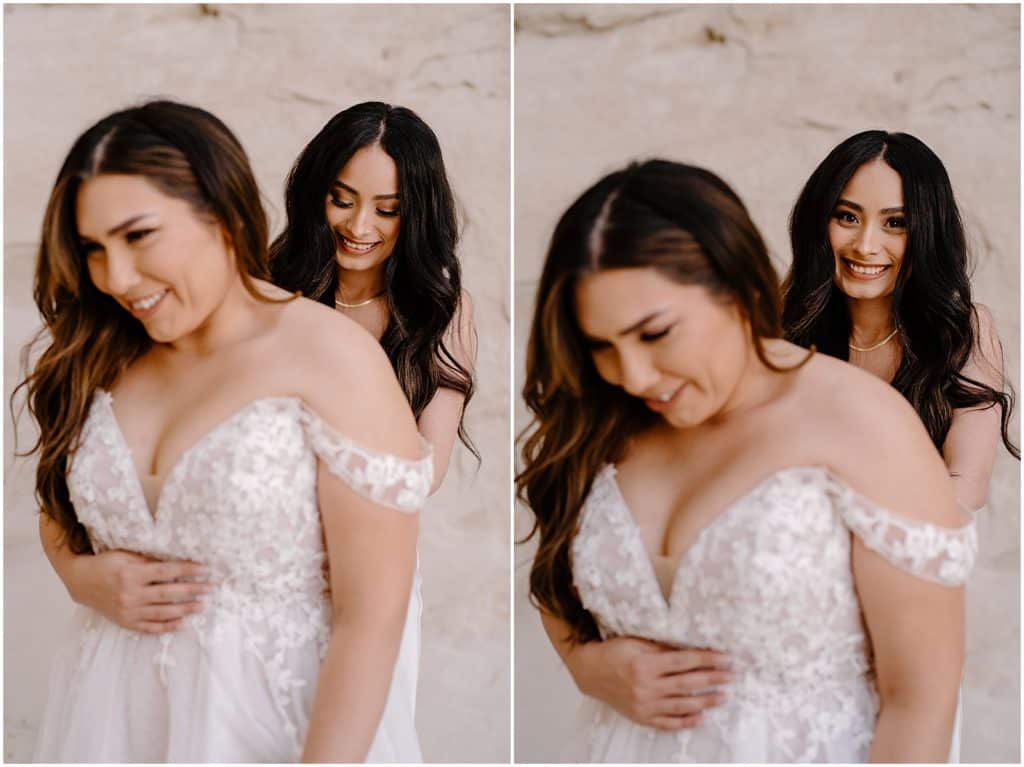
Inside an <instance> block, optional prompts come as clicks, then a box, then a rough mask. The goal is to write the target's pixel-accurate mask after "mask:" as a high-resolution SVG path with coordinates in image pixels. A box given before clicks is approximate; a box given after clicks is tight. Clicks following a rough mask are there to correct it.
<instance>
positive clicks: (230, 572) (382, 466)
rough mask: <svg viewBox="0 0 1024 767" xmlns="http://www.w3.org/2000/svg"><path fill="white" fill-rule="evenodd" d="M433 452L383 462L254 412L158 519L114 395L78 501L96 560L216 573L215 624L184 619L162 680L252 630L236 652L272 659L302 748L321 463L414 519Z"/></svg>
mask: <svg viewBox="0 0 1024 767" xmlns="http://www.w3.org/2000/svg"><path fill="white" fill-rule="evenodd" d="M423 444H424V453H425V455H424V457H423V458H421V459H419V460H407V459H403V458H399V457H396V456H393V455H386V454H381V453H377V452H374V451H371V450H368V449H366V448H364V447H361V446H359V445H358V444H356V443H355V442H353V441H352V440H351V439H349V438H347V437H345V436H343V435H341V434H338V433H337V432H336V431H335V430H333V429H332V428H331V427H330V426H329V425H328V424H327V423H325V422H324V421H323V420H322V419H321V418H320V417H319V416H318V415H317V414H316V413H314V412H312V411H311V410H310V409H309V408H308V407H306V406H305V405H304V403H303V402H302V401H301V400H300V399H298V398H295V397H268V398H262V399H257V400H254V401H252V402H250V403H248V404H247V405H245V406H244V407H242V408H241V409H239V410H238V411H236V412H235V413H234V414H233V415H231V416H230V417H228V418H227V419H225V420H224V421H222V422H220V423H219V424H218V425H217V426H215V427H214V428H212V429H211V430H210V431H208V432H206V434H204V435H203V436H202V437H201V438H200V439H199V441H198V442H196V443H195V444H194V445H192V446H191V447H190V448H189V449H188V450H186V451H185V453H183V454H182V456H181V457H180V458H179V459H178V461H177V462H176V463H175V464H174V465H173V467H172V468H171V470H170V472H169V473H168V474H167V476H166V479H165V481H164V484H163V487H162V488H161V489H160V492H159V497H158V498H157V500H156V506H155V509H154V510H153V511H152V512H151V511H150V509H149V507H148V505H147V502H146V499H145V497H144V494H143V491H142V486H141V483H140V480H139V477H138V475H137V473H136V469H135V464H134V462H133V460H132V456H131V453H130V451H129V448H128V445H127V443H126V442H125V439H124V436H123V434H122V433H121V430H120V428H119V426H118V423H117V421H116V419H115V417H114V412H113V409H112V398H111V395H110V394H109V393H108V392H105V391H99V392H97V394H96V395H95V397H94V399H93V402H92V405H91V408H90V411H89V415H88V417H87V419H86V422H85V424H84V426H83V429H82V433H81V438H80V440H79V446H78V449H77V450H76V452H75V453H74V455H73V456H72V458H71V461H70V467H69V470H68V489H69V491H70V495H71V501H72V503H73V504H74V507H75V512H76V514H77V515H78V518H79V520H80V521H81V522H82V524H84V525H85V527H86V529H87V530H88V533H89V538H90V541H91V542H92V544H93V547H94V548H95V549H96V551H98V552H99V551H104V550H107V549H126V550H129V551H134V552H138V553H141V554H145V555H148V556H151V557H156V558H159V559H186V560H192V561H195V562H200V563H202V564H204V565H205V566H207V567H208V568H209V570H210V581H211V583H213V584H214V585H215V587H216V588H215V589H214V591H213V592H212V594H211V595H210V598H209V601H208V603H207V606H206V608H205V610H204V611H203V612H201V613H199V614H196V615H193V616H190V617H189V618H187V619H186V622H187V624H188V626H189V627H190V628H191V629H192V630H193V631H194V634H189V633H188V632H175V633H173V634H165V635H162V636H161V637H160V641H161V650H160V652H159V653H158V654H157V656H156V657H155V658H154V661H155V662H156V664H157V665H158V666H159V668H160V670H161V674H162V675H163V674H164V673H165V672H166V670H167V669H169V668H171V667H172V666H173V665H174V662H175V660H174V648H175V646H176V645H177V644H178V643H179V642H186V641H190V637H194V638H195V639H197V640H198V641H199V643H200V644H201V645H203V646H206V645H209V644H211V643H213V644H216V643H217V642H218V641H221V640H222V639H223V638H224V637H226V636H237V633H238V631H239V630H240V629H239V627H242V628H241V630H242V631H243V633H244V634H245V636H246V637H247V640H246V646H245V647H239V648H238V651H239V652H247V653H253V654H255V655H256V656H257V657H259V658H260V659H261V662H262V663H263V665H264V666H265V668H266V671H267V677H268V682H269V684H270V685H271V687H273V688H274V690H275V695H276V696H277V697H276V699H277V701H278V704H279V709H280V713H281V715H282V717H283V720H284V727H285V730H286V731H287V732H288V734H289V736H290V737H291V738H292V739H293V741H294V744H295V745H296V747H297V744H298V741H297V738H298V730H299V727H298V725H297V720H298V719H301V716H300V715H299V714H298V713H297V712H295V711H293V710H291V708H293V706H292V704H291V703H289V702H288V701H289V700H291V698H290V697H289V696H290V694H291V693H292V692H293V691H294V690H295V689H296V688H297V687H302V686H303V685H306V683H307V680H305V679H302V678H298V677H296V676H295V675H294V674H293V673H292V671H291V670H290V668H289V666H288V661H287V660H286V656H287V654H288V653H289V652H292V651H297V652H299V653H300V654H301V653H305V652H307V650H304V649H303V648H307V647H308V648H309V649H308V652H312V653H313V654H314V655H322V653H323V652H324V651H325V650H326V644H327V639H328V636H329V604H328V601H327V599H326V598H325V593H326V586H327V582H326V579H325V576H324V565H325V560H326V554H325V551H324V544H323V532H322V528H321V522H320V511H319V508H318V503H317V492H316V482H317V459H318V458H319V459H320V460H322V461H324V463H325V465H326V466H327V467H328V468H329V469H330V471H331V472H332V473H334V474H335V475H336V476H338V477H339V478H341V479H342V480H343V481H344V482H346V483H347V484H348V485H349V486H350V487H351V488H352V489H354V490H355V491H356V492H358V493H360V494H361V495H363V496H365V497H367V498H369V499H370V500H372V501H374V502H375V503H378V504H381V505H382V506H388V507H391V508H394V509H398V510H400V511H402V512H415V511H417V510H418V509H420V507H421V506H422V505H423V503H424V501H425V500H426V498H427V495H428V493H429V491H430V486H431V482H432V477H433V461H432V456H431V451H430V448H429V445H428V444H427V443H426V442H424V443H423ZM90 621H91V624H90V625H91V626H92V627H93V629H95V630H99V629H100V627H101V626H102V625H103V624H105V621H104V619H102V618H100V617H99V616H98V615H93V616H92V617H91V618H90ZM85 633H86V636H85V637H83V641H86V640H87V638H88V630H87V631H86V632H85ZM296 657H298V656H296ZM83 662H84V660H83ZM292 697H294V696H292Z"/></svg>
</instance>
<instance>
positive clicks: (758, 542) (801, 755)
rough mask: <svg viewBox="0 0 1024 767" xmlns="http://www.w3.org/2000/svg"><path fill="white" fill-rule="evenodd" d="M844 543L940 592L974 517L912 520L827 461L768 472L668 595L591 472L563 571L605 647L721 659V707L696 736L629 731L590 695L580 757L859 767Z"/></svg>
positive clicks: (708, 530) (972, 546) (859, 642)
mask: <svg viewBox="0 0 1024 767" xmlns="http://www.w3.org/2000/svg"><path fill="white" fill-rule="evenodd" d="M851 533H852V534H853V535H856V536H857V537H859V538H860V539H861V540H862V541H863V542H864V543H865V544H866V545H867V546H868V547H869V548H870V549H872V550H873V551H876V552H878V553H879V554H881V555H882V556H883V557H885V558H886V559H887V560H888V561H890V562H892V563H893V564H894V565H896V566H897V567H899V568H901V569H903V570H905V571H907V572H910V573H912V574H914V575H916V576H918V577H921V578H926V579H929V580H932V581H937V582H939V583H943V584H947V585H960V584H963V583H964V581H965V580H966V578H967V575H968V573H969V572H970V570H971V567H972V566H973V563H974V558H975V553H976V551H977V533H976V530H975V528H974V525H973V523H969V524H967V525H965V526H963V527H961V528H957V529H947V528H942V527H937V526H935V525H930V524H927V523H922V522H917V521H914V520H909V519H906V518H904V517H901V516H897V515H895V514H893V513H891V512H889V511H886V510H885V509H882V508H880V507H878V506H877V505H875V504H873V503H871V502H870V501H868V500H867V499H865V498H863V497H862V496H860V495H858V494H856V493H855V492H854V491H853V490H852V489H850V488H849V487H848V486H847V485H845V484H844V483H843V482H842V481H841V480H839V479H838V478H836V477H835V476H833V475H832V474H830V473H829V471H828V470H827V469H825V468H823V467H816V466H801V467H793V468H789V469H784V470H782V471H778V472H775V473H773V474H771V475H770V476H768V477H767V478H765V479H764V480H763V481H761V482H760V483H759V484H758V485H757V486H756V487H754V488H753V489H752V490H751V491H750V492H748V493H747V494H745V495H744V496H743V497H741V498H739V499H738V500H736V501H734V502H733V503H731V504H730V505H729V506H728V507H727V508H725V509H724V510H723V511H722V512H721V513H719V514H718V515H717V516H716V517H714V518H713V519H712V521H711V522H710V523H709V524H708V525H707V526H706V527H705V528H704V529H703V530H701V532H700V534H699V535H698V537H697V538H696V540H695V542H694V543H693V545H692V546H691V547H690V548H689V549H688V550H687V551H685V552H684V553H683V556H682V559H681V560H680V561H679V565H678V569H677V570H676V571H675V574H674V578H673V581H672V584H671V589H670V590H669V593H668V596H667V597H666V595H665V594H664V592H663V591H662V589H661V587H660V586H659V582H658V580H657V577H656V572H655V569H654V566H653V564H652V562H651V559H650V558H649V557H648V554H647V550H646V549H645V547H644V543H643V540H642V538H641V534H640V529H639V528H638V527H637V525H636V522H635V518H634V517H633V516H632V514H631V512H630V510H629V508H628V507H627V506H626V503H625V501H624V499H623V497H622V494H621V492H620V491H619V488H618V484H617V482H616V480H615V469H614V467H612V466H606V467H605V468H604V469H603V470H602V471H601V472H600V473H599V475H598V476H597V477H596V479H595V480H594V483H593V485H592V488H591V491H590V495H589V496H588V498H587V501H586V503H585V504H584V507H583V510H582V512H581V519H580V524H579V529H578V532H577V535H576V538H575V540H574V542H573V546H572V561H573V577H574V582H575V585H576V588H577V589H578V591H579V595H580V598H581V600H582V602H583V605H584V606H585V607H586V608H587V610H589V611H590V613H591V614H592V615H593V616H594V618H595V619H596V621H597V623H598V627H599V628H600V631H601V634H602V636H603V637H605V638H607V637H611V636H619V635H632V636H641V637H646V638H649V639H652V640H656V641H660V642H665V643H668V644H671V645H675V646H694V647H708V648H713V649H716V650H720V651H723V652H726V653H728V654H729V655H730V656H731V658H732V662H733V670H734V673H735V674H736V677H735V680H734V681H733V682H731V683H730V684H729V685H728V687H727V688H726V695H727V698H726V702H725V703H724V704H722V705H721V706H718V707H716V708H712V709H709V710H707V711H706V712H705V715H704V716H705V719H704V721H703V723H702V724H701V725H699V726H698V727H696V728H694V729H688V730H680V731H676V732H666V731H662V730H657V729H653V728H648V727H642V726H640V725H637V724H634V723H633V722H631V721H630V720H628V719H626V718H625V717H623V716H621V715H619V714H618V713H617V712H616V711H614V710H613V709H612V708H610V707H609V706H607V705H605V704H603V703H600V702H598V701H596V700H593V699H587V700H586V701H585V703H584V708H583V711H582V714H581V727H582V728H583V732H582V733H580V736H579V740H578V742H577V743H576V746H578V747H579V750H578V751H577V752H576V753H574V754H572V757H571V758H572V760H573V761H580V762H864V761H867V757H868V750H869V748H870V745H871V740H872V737H873V733H874V727H875V717H876V714H877V710H878V698H877V694H876V690H875V685H874V676H873V671H872V656H871V645H870V641H869V639H868V636H867V634H866V631H865V627H864V624H863V620H862V615H861V610H860V606H859V603H858V601H857V595H856V591H855V589H854V582H853V574H852V572H851V569H850V544H851Z"/></svg>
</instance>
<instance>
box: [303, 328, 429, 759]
mask: <svg viewBox="0 0 1024 767" xmlns="http://www.w3.org/2000/svg"><path fill="white" fill-rule="evenodd" d="M332 324H333V323H332ZM332 330H333V328H323V327H321V328H320V334H321V335H323V336H326V337H327V338H328V340H329V341H330V343H329V344H326V345H319V348H316V349H312V350H309V351H310V352H311V354H310V356H309V357H307V359H309V360H315V361H316V367H315V369H313V368H308V370H310V371H311V375H309V376H307V377H306V382H305V384H304V387H303V389H302V394H303V399H305V401H306V402H307V404H308V405H309V406H310V409H311V410H312V411H313V412H315V413H317V414H318V416H320V417H321V418H322V419H323V420H324V422H325V423H326V424H328V425H329V426H331V427H333V429H334V430H335V431H337V432H339V433H340V434H343V435H345V436H346V437H348V438H349V439H352V440H353V441H355V442H356V443H357V444H359V445H360V446H362V447H365V448H367V449H368V450H371V451H374V452H377V453H386V454H389V455H394V456H398V457H400V458H405V459H411V460H414V459H418V458H421V457H422V453H423V449H422V446H421V443H420V441H419V437H418V436H417V431H416V423H415V421H414V420H413V417H412V412H411V411H410V409H409V405H408V403H407V402H406V400H405V397H404V395H403V394H402V391H401V389H400V388H399V386H398V382H397V381H396V380H395V377H394V374H393V373H392V372H391V366H390V364H389V363H388V361H387V358H386V357H385V355H384V353H383V351H382V350H381V349H380V347H379V346H378V345H377V344H376V342H375V341H374V340H373V339H372V338H371V337H370V336H369V335H368V334H365V333H363V331H361V330H360V331H359V332H358V333H355V332H347V331H346V328H344V327H342V328H341V330H342V333H341V334H339V335H340V337H339V336H336V335H332V332H331V331H332ZM339 350H341V351H342V352H343V353H344V356H343V357H342V358H340V359H339V357H338V352H339ZM340 393H343V394H344V396H339V394H340ZM317 494H318V501H319V506H320V515H321V520H322V524H323V531H324V542H325V547H326V550H327V556H328V561H329V572H330V586H331V589H330V591H331V608H332V616H331V634H330V640H329V643H328V648H327V654H326V657H325V658H324V661H323V664H322V666H321V669H320V676H319V678H318V681H317V689H316V696H315V698H314V701H313V710H312V713H311V716H310V726H309V731H308V734H307V736H306V742H305V748H304V750H303V754H302V760H303V761H304V762H361V761H364V760H365V759H366V755H367V752H368V751H369V748H370V745H371V744H372V742H373V737H374V734H375V733H376V731H377V726H378V724H379V721H380V717H381V714H382V712H383V710H384V705H385V702H386V700H387V695H388V690H389V687H390V683H391V677H392V673H393V671H394V665H395V659H396V657H397V655H398V649H399V645H400V642H401V638H402V631H403V628H404V626H405V619H406V614H407V610H408V605H409V593H410V590H411V587H412V579H413V574H414V572H415V569H416V532H417V524H418V515H417V514H415V513H406V512H402V511H398V510H395V509H392V508H389V507H384V506H381V505H379V504H377V503H374V502H373V501H371V500H368V499H367V498H366V497H365V496H363V495H360V494H359V493H357V492H356V491H355V490H353V489H352V488H351V487H350V486H349V485H348V484H346V483H345V482H343V481H342V480H341V479H339V478H338V477H337V476H335V475H334V474H332V473H331V472H330V471H329V469H328V468H327V466H326V464H325V463H323V462H321V464H320V469H319V474H318V478H317Z"/></svg>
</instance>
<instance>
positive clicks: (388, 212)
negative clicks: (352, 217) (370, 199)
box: [331, 196, 398, 218]
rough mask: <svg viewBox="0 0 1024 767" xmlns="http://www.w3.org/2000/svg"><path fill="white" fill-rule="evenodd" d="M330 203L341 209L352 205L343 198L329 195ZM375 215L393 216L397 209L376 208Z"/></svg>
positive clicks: (396, 213)
mask: <svg viewBox="0 0 1024 767" xmlns="http://www.w3.org/2000/svg"><path fill="white" fill-rule="evenodd" d="M331 205H333V206H334V207H336V208H341V209H342V210H348V209H349V208H351V207H352V203H350V202H345V201H344V200H339V199H338V198H337V197H333V196H332V197H331ZM377 215H378V216H384V217H385V218H394V217H395V216H397V215H398V211H397V210H381V209H380V208H377Z"/></svg>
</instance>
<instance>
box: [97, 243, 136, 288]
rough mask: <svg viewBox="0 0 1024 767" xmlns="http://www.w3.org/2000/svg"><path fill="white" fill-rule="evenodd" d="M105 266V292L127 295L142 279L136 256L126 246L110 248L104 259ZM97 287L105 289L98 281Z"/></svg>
mask: <svg viewBox="0 0 1024 767" xmlns="http://www.w3.org/2000/svg"><path fill="white" fill-rule="evenodd" d="M104 266H105V269H104V274H103V279H104V281H105V282H106V286H105V292H107V293H110V294H111V295H114V296H124V295H127V294H129V293H131V291H132V289H133V288H134V287H135V286H136V285H138V284H139V282H141V280H142V276H141V275H140V274H139V270H138V266H137V265H136V263H135V256H134V255H133V254H132V253H131V252H130V251H128V250H127V249H126V248H117V247H111V248H109V249H108V250H107V254H106V258H105V259H104ZM96 287H98V288H100V289H101V290H104V286H103V285H100V284H98V281H97V286H96Z"/></svg>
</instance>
